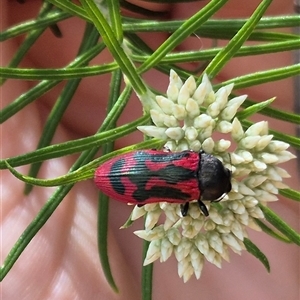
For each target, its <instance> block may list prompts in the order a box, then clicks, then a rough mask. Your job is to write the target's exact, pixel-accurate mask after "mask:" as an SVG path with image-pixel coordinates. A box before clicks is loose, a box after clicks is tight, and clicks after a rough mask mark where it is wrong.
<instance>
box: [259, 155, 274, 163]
mask: <svg viewBox="0 0 300 300" xmlns="http://www.w3.org/2000/svg"><path fill="white" fill-rule="evenodd" d="M260 157H261V160H262V161H263V162H264V163H266V164H274V163H276V162H278V157H277V155H275V154H270V153H262V154H261V155H260Z"/></svg>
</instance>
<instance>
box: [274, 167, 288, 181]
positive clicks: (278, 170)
mask: <svg viewBox="0 0 300 300" xmlns="http://www.w3.org/2000/svg"><path fill="white" fill-rule="evenodd" d="M270 169H271V168H270ZM272 169H273V170H274V172H276V173H277V174H278V175H279V176H280V177H282V178H290V177H291V175H290V174H289V173H288V172H287V171H286V170H285V169H282V168H280V167H277V166H273V167H272Z"/></svg>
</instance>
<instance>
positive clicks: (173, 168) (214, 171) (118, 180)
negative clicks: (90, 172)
mask: <svg viewBox="0 0 300 300" xmlns="http://www.w3.org/2000/svg"><path fill="white" fill-rule="evenodd" d="M94 181H95V184H96V186H97V187H98V188H99V189H100V190H101V191H102V192H103V193H104V194H106V195H107V196H109V197H111V198H113V199H115V200H118V201H121V202H125V203H131V204H137V205H138V206H142V205H144V204H148V203H155V202H169V203H179V204H181V213H182V215H183V216H186V215H187V213H188V209H189V202H191V201H193V200H197V201H198V204H199V207H200V209H201V211H202V212H203V214H204V215H205V216H208V215H209V213H208V210H207V207H206V206H205V204H204V203H203V202H202V200H208V201H211V202H217V201H220V200H222V198H223V197H224V196H225V195H226V194H227V193H229V192H230V191H231V172H230V171H229V170H228V169H227V168H225V167H224V166H223V164H222V162H221V161H220V160H219V159H217V158H216V157H215V156H213V155H211V154H207V153H205V152H204V151H201V152H194V151H191V150H186V151H181V152H170V151H169V152H166V151H163V150H138V151H132V152H128V153H125V154H122V155H119V156H116V157H114V158H112V159H110V160H108V161H106V162H104V163H103V164H102V165H100V166H99V167H98V168H97V169H96V171H95V175H94Z"/></svg>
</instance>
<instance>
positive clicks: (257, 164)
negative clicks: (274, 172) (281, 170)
mask: <svg viewBox="0 0 300 300" xmlns="http://www.w3.org/2000/svg"><path fill="white" fill-rule="evenodd" d="M266 168H267V165H266V164H265V163H264V162H262V161H259V160H256V159H255V160H254V161H253V162H252V169H253V172H262V171H264V170H265V169H266Z"/></svg>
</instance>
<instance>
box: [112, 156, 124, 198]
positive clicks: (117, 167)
mask: <svg viewBox="0 0 300 300" xmlns="http://www.w3.org/2000/svg"><path fill="white" fill-rule="evenodd" d="M125 162H126V161H125V159H122V158H121V159H118V160H117V161H115V162H114V163H113V164H112V166H111V169H110V172H109V173H108V178H109V181H110V184H111V186H112V188H113V189H114V191H115V192H117V193H118V194H120V195H124V194H125V191H126V187H125V186H124V184H123V182H122V181H121V176H116V174H118V173H119V174H120V172H121V170H122V168H123V166H124V164H125ZM120 175H121V174H120Z"/></svg>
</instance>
